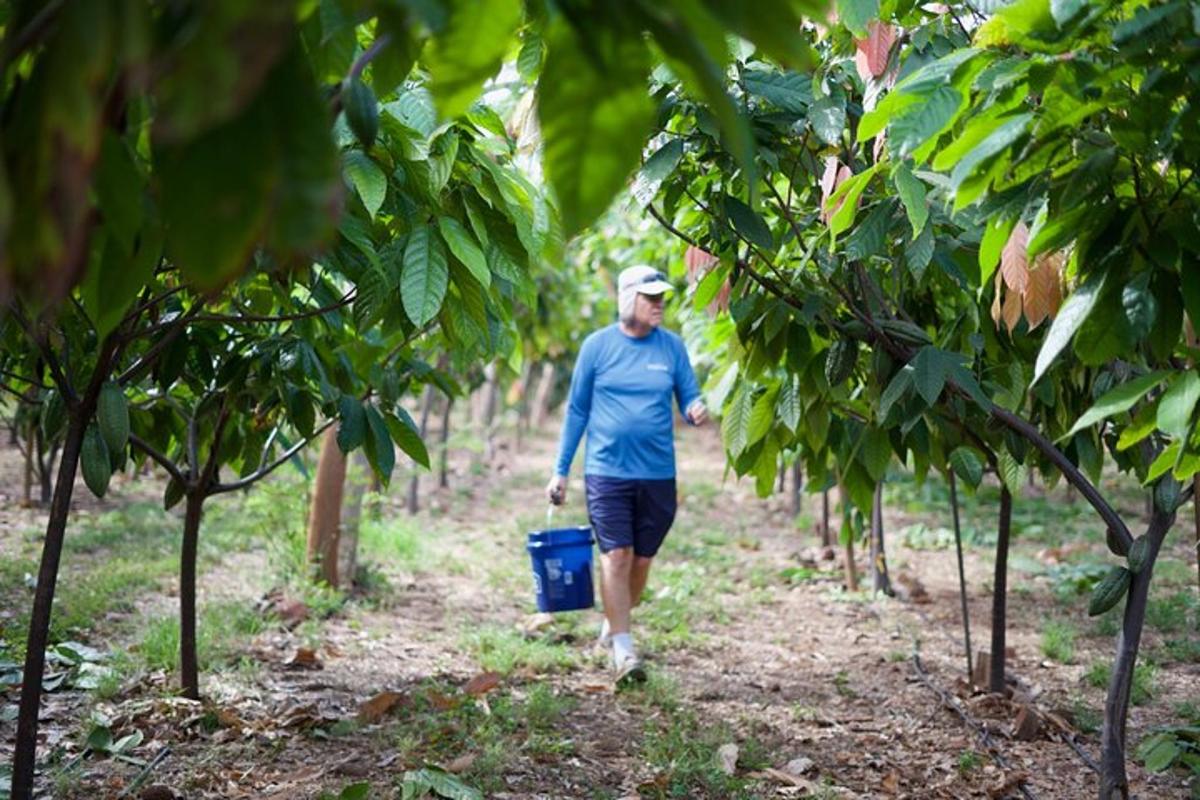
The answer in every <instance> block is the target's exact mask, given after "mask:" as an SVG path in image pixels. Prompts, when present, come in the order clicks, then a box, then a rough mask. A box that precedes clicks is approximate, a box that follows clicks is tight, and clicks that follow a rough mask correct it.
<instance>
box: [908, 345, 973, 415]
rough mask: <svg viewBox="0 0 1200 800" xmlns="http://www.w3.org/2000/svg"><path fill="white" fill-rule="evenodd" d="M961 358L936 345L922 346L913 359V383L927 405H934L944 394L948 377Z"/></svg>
mask: <svg viewBox="0 0 1200 800" xmlns="http://www.w3.org/2000/svg"><path fill="white" fill-rule="evenodd" d="M960 362H961V359H960V358H959V357H957V356H955V355H952V354H950V353H945V352H943V351H941V350H938V349H937V348H936V347H922V348H921V350H920V352H918V353H917V355H916V358H914V359H913V361H912V368H913V384H914V385H915V386H916V387H917V393H918V394H919V395H921V398H922V399H923V400H924V401H925V403H926V405H930V406H932V405H934V404H936V403H937V401H938V398H939V397H941V395H942V389H943V388H944V387H945V385H946V378H947V376H948V375H949V374H950V372H951V370H952V369H953V367H954V365H955V364H958V363H960Z"/></svg>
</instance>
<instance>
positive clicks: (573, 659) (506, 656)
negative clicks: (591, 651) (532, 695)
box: [464, 626, 580, 674]
mask: <svg viewBox="0 0 1200 800" xmlns="http://www.w3.org/2000/svg"><path fill="white" fill-rule="evenodd" d="M464 645H465V646H466V648H467V649H468V650H469V651H470V652H471V654H472V655H473V656H474V658H475V660H476V661H477V662H478V663H479V666H480V667H481V668H482V669H485V670H491V671H495V672H500V673H504V674H508V673H510V672H512V671H513V670H515V669H520V668H522V667H527V668H529V669H531V670H533V671H534V672H536V673H546V672H567V671H570V670H573V669H576V668H577V667H578V666H579V661H580V656H579V653H578V652H576V651H575V650H574V649H573V648H571V647H569V646H567V645H565V644H558V643H555V642H553V641H552V640H551V639H550V638H549V637H545V636H543V637H539V638H536V639H527V638H525V637H524V636H523V635H522V634H521V633H520V632H519V631H515V630H512V629H509V628H500V627H494V626H493V627H484V628H482V629H480V630H479V631H476V632H474V633H471V634H468V635H467V636H466V637H465V640H464Z"/></svg>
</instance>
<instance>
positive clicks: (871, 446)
mask: <svg viewBox="0 0 1200 800" xmlns="http://www.w3.org/2000/svg"><path fill="white" fill-rule="evenodd" d="M858 460H859V462H860V463H861V464H862V465H863V466H864V467H865V468H866V470H867V474H868V475H869V476H870V477H871V480H872V481H878V480H880V479H882V478H883V476H884V475H885V474H886V473H887V466H888V464H889V463H891V460H892V443H891V441H890V440H889V439H888V434H887V431H885V430H883V429H882V428H876V427H873V426H872V427H868V428H865V429H864V430H863V440H862V447H861V448H860V449H859V451H858Z"/></svg>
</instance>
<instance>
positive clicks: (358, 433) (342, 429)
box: [337, 394, 367, 453]
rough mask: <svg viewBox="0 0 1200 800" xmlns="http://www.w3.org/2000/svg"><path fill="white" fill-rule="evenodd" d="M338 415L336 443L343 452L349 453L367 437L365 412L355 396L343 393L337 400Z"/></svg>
mask: <svg viewBox="0 0 1200 800" xmlns="http://www.w3.org/2000/svg"><path fill="white" fill-rule="evenodd" d="M338 416H339V417H340V422H339V424H338V432H337V444H338V447H339V448H340V449H341V451H342V452H343V453H350V452H351V451H352V450H354V449H355V448H356V447H361V446H362V444H363V443H364V442H365V441H366V439H367V412H366V411H364V410H363V406H362V403H360V402H359V401H358V399H357V398H355V397H351V396H350V395H348V394H344V395H342V398H341V400H339V401H338Z"/></svg>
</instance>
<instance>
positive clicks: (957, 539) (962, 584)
mask: <svg viewBox="0 0 1200 800" xmlns="http://www.w3.org/2000/svg"><path fill="white" fill-rule="evenodd" d="M950 512H951V513H952V514H953V515H954V548H955V550H956V551H957V552H958V597H959V600H960V601H961V602H962V618H963V646H964V647H965V649H966V654H967V680H968V681H969V680H971V671H972V670H971V614H970V611H969V610H968V607H967V573H966V570H964V569H963V548H962V527H961V525H959V521H958V482H957V480H956V479H955V477H954V471H953V470H950Z"/></svg>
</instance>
